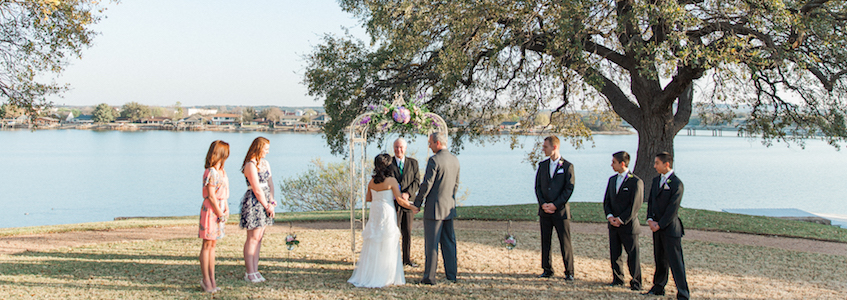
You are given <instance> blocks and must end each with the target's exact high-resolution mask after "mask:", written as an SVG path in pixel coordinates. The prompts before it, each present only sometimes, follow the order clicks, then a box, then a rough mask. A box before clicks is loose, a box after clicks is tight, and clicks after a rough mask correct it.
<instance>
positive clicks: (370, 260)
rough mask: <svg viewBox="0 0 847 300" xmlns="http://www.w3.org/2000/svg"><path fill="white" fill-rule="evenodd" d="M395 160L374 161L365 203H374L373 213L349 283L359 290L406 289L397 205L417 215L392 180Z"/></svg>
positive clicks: (384, 157)
mask: <svg viewBox="0 0 847 300" xmlns="http://www.w3.org/2000/svg"><path fill="white" fill-rule="evenodd" d="M390 165H391V156H390V155H388V154H384V153H383V154H380V155H377V156H376V158H374V174H373V176H372V179H371V181H370V182H369V183H368V190H369V191H368V193H367V195H366V196H365V201H367V202H371V213H370V219H369V220H368V223H367V224H366V225H365V229H364V230H362V240H363V242H364V244H363V245H362V253H361V254H360V255H359V263H358V264H357V265H356V269H355V270H353V276H351V277H350V279H349V280H347V282H349V283H352V284H353V285H354V286H356V287H368V288H380V287H384V286H388V285H403V284H405V283H406V277H405V274H404V273H403V259H402V257H401V253H400V228H398V227H397V213H396V212H395V210H394V202H395V201H397V204H399V205H400V206H402V207H405V208H408V209H411V210H412V211H413V213H417V212H418V211H419V209H418V208H417V207H414V206H412V205H411V204H410V203H409V201H408V199H403V197H402V196H400V186H399V184H398V183H397V180H396V179H394V177H391V171H390V169H389V166H390Z"/></svg>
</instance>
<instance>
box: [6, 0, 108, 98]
mask: <svg viewBox="0 0 847 300" xmlns="http://www.w3.org/2000/svg"><path fill="white" fill-rule="evenodd" d="M100 13H102V8H101V7H100V6H99V3H98V1H95V0H36V1H20V0H11V1H0V58H2V63H0V66H2V67H0V102H8V103H10V104H14V105H16V106H18V107H21V108H25V109H26V110H27V111H28V112H29V114H33V113H34V112H35V111H37V110H39V109H40V108H43V107H47V106H49V105H50V104H51V103H50V102H49V101H47V100H46V96H48V95H53V94H58V93H61V92H62V91H64V90H66V89H67V87H66V86H62V85H58V84H56V83H53V82H49V81H48V82H46V83H45V82H44V81H43V79H42V78H45V77H47V78H49V77H50V75H51V74H50V73H60V72H62V70H63V69H64V67H65V65H66V64H67V60H68V58H70V57H79V56H80V54H81V53H82V50H83V49H84V48H87V47H88V46H89V45H90V44H91V39H92V38H93V37H94V35H96V33H95V32H94V31H92V30H91V29H90V27H91V26H92V25H93V24H96V23H97V22H98V21H99V20H100V18H101V16H100Z"/></svg>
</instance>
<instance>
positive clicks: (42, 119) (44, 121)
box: [35, 117, 59, 127]
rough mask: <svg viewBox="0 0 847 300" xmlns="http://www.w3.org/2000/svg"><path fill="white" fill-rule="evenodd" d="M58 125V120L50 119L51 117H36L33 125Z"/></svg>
mask: <svg viewBox="0 0 847 300" xmlns="http://www.w3.org/2000/svg"><path fill="white" fill-rule="evenodd" d="M58 124H59V119H56V118H51V117H38V118H35V125H38V126H48V127H49V126H55V125H58Z"/></svg>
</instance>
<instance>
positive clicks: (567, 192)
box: [535, 158, 574, 219]
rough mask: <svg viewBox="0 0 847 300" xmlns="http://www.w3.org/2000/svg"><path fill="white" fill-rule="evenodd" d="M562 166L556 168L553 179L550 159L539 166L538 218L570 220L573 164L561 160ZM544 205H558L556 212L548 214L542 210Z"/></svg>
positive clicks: (537, 185) (537, 189)
mask: <svg viewBox="0 0 847 300" xmlns="http://www.w3.org/2000/svg"><path fill="white" fill-rule="evenodd" d="M559 162H561V165H560V166H557V167H556V171H555V172H554V174H553V177H552V178H550V159H549V158H548V159H546V160H544V161H542V162H541V163H539V164H538V173H536V174H535V197H536V199H537V200H538V216H539V217H542V218H557V219H570V218H571V207H570V204H568V200H570V199H571V194H573V188H574V172H573V164H571V163H570V162H568V161H567V160H565V159H564V158H559V161H558V162H553V163H559ZM544 203H553V204H555V205H556V212H555V213H552V214H548V213H546V212H544V210H543V209H541V205H542V204H544Z"/></svg>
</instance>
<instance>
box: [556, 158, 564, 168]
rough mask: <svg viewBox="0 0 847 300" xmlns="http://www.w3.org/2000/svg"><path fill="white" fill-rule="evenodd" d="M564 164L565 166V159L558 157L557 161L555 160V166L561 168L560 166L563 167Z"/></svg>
mask: <svg viewBox="0 0 847 300" xmlns="http://www.w3.org/2000/svg"><path fill="white" fill-rule="evenodd" d="M564 164H565V159H564V158H563V157H559V159H558V160H556V165H557V166H559V167H562V165H564Z"/></svg>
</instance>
